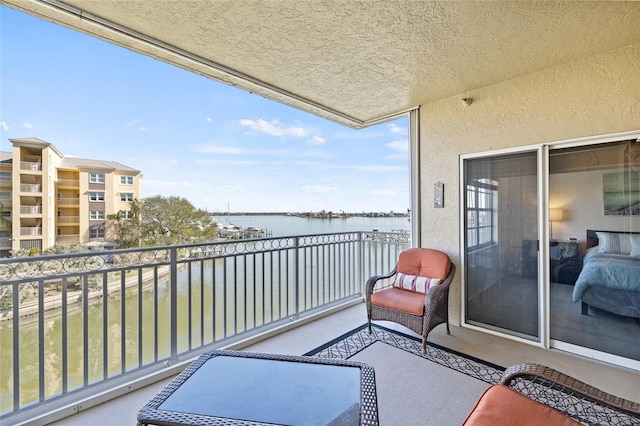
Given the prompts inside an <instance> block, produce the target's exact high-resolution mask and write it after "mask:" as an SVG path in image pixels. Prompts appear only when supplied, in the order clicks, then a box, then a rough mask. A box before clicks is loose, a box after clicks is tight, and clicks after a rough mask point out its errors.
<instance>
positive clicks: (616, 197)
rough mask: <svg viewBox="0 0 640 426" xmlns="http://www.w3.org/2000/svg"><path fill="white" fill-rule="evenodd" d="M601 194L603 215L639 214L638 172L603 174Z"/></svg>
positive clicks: (639, 186) (639, 182)
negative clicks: (602, 197)
mask: <svg viewBox="0 0 640 426" xmlns="http://www.w3.org/2000/svg"><path fill="white" fill-rule="evenodd" d="M603 196H604V214H605V216H638V215H640V173H637V172H634V171H628V172H622V173H607V174H605V175H603Z"/></svg>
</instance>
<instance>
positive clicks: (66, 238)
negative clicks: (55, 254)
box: [56, 234, 80, 246]
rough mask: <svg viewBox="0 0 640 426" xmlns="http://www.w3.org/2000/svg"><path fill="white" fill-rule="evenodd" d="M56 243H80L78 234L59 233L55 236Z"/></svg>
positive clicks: (66, 244)
mask: <svg viewBox="0 0 640 426" xmlns="http://www.w3.org/2000/svg"><path fill="white" fill-rule="evenodd" d="M56 244H61V245H65V246H68V245H78V244H80V234H61V235H58V236H56Z"/></svg>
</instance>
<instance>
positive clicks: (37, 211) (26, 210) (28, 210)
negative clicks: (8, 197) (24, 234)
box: [20, 206, 42, 214]
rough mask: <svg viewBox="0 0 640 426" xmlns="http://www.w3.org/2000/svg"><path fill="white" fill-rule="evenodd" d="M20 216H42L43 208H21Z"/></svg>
mask: <svg viewBox="0 0 640 426" xmlns="http://www.w3.org/2000/svg"><path fill="white" fill-rule="evenodd" d="M20 214H42V206H20Z"/></svg>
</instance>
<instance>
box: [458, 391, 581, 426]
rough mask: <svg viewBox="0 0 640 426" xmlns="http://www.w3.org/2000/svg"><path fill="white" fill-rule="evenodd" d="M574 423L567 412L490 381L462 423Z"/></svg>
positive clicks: (530, 425)
mask: <svg viewBox="0 0 640 426" xmlns="http://www.w3.org/2000/svg"><path fill="white" fill-rule="evenodd" d="M489 425H494V426H495V425H510V426H540V425H554V426H576V425H580V423H578V422H576V421H575V420H573V419H572V418H571V417H569V416H565V415H564V414H562V413H561V412H559V411H557V410H554V409H553V408H551V407H549V406H546V405H544V404H542V403H540V402H538V401H534V400H533V399H531V398H527V397H526V396H524V395H522V394H521V393H518V392H517V391H515V390H513V389H511V388H508V387H507V386H504V385H493V386H491V387H490V388H489V389H487V390H486V391H485V392H484V394H482V396H481V397H480V399H479V400H478V402H477V403H476V406H475V407H474V408H473V410H472V411H471V413H469V415H468V416H467V419H466V420H465V421H464V423H463V426H489Z"/></svg>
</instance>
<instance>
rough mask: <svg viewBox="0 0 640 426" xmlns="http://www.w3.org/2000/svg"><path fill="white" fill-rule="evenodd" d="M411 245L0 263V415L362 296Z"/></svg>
mask: <svg viewBox="0 0 640 426" xmlns="http://www.w3.org/2000/svg"><path fill="white" fill-rule="evenodd" d="M408 246H409V238H408V234H399V233H398V234H396V233H384V232H375V233H373V232H346V233H335V234H318V235H302V236H291V237H280V238H264V239H249V240H234V241H216V242H211V243H206V244H188V245H176V246H165V247H153V248H141V249H126V250H111V251H94V252H88V253H76V254H67V255H51V256H34V257H27V258H15V259H12V258H10V259H0V303H2V304H3V306H4V309H3V310H2V311H0V319H4V321H2V322H0V339H2V340H1V341H2V342H3V347H2V356H0V368H1V369H2V371H0V373H1V374H0V375H1V376H2V377H3V380H2V381H1V383H0V401H2V402H1V404H2V405H1V407H0V408H1V409H0V412H2V414H1V415H0V420H2V419H3V418H4V419H7V420H8V421H10V419H11V418H14V417H17V416H19V415H23V414H24V413H25V411H28V410H29V409H30V407H32V406H33V405H34V404H37V403H39V402H44V401H51V400H58V401H60V400H64V398H65V397H73V396H74V395H76V394H77V392H79V391H84V392H86V391H91V389H92V386H95V385H96V384H99V383H100V384H107V385H108V384H109V383H113V382H110V381H112V380H115V379H116V378H119V379H122V378H125V379H126V378H127V377H128V376H131V377H133V375H134V374H135V373H136V372H138V373H140V372H145V374H149V371H155V372H158V371H161V370H162V369H163V368H165V367H166V366H169V365H171V364H172V363H174V362H176V361H177V360H179V359H180V358H184V357H187V356H188V354H190V353H194V351H197V350H200V351H201V350H203V348H205V347H207V348H209V347H219V346H221V345H223V344H228V343H229V342H232V341H234V339H239V338H248V337H251V336H255V335H257V334H260V333H262V332H265V331H268V330H272V329H275V328H277V327H280V326H282V325H284V324H289V323H291V321H293V320H297V319H300V318H302V317H310V316H312V315H313V314H316V313H318V312H321V311H323V310H327V309H330V308H332V307H335V306H337V305H340V304H343V303H347V302H349V301H355V300H357V299H361V298H362V293H363V287H364V281H365V280H366V278H367V277H369V276H370V275H374V274H380V273H382V272H388V271H389V270H390V269H391V268H392V267H393V266H394V265H395V263H396V261H397V258H398V254H399V253H400V251H402V250H404V249H406V248H408ZM54 402H55V401H54Z"/></svg>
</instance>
